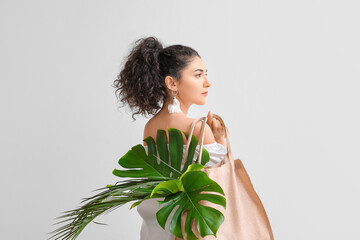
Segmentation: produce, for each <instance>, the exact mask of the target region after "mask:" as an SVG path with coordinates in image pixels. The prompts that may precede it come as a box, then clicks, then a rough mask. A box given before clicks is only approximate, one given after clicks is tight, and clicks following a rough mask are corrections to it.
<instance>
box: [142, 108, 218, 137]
mask: <svg viewBox="0 0 360 240" xmlns="http://www.w3.org/2000/svg"><path fill="white" fill-rule="evenodd" d="M194 120H195V119H194V118H190V117H188V116H186V115H182V114H177V115H175V114H174V115H171V116H170V117H167V118H164V117H161V116H154V117H152V118H151V119H150V120H149V121H148V122H147V123H146V125H145V127H144V139H145V138H146V137H148V136H151V137H153V138H154V139H156V134H157V130H158V129H163V130H167V129H168V128H176V129H179V130H180V131H182V132H186V133H190V130H191V125H192V123H193V121H194ZM200 133H201V122H197V123H196V125H195V128H194V133H193V135H194V136H196V137H197V138H198V139H199V140H200V137H201V136H200ZM185 142H186V138H185V136H184V143H185ZM214 142H215V138H214V135H213V133H212V131H211V128H210V126H209V125H208V124H206V125H205V131H204V144H209V143H214Z"/></svg>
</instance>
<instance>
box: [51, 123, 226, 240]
mask: <svg viewBox="0 0 360 240" xmlns="http://www.w3.org/2000/svg"><path fill="white" fill-rule="evenodd" d="M168 132H169V146H167V139H166V132H165V131H164V130H158V131H157V136H156V143H155V140H154V139H153V138H152V137H147V138H145V139H144V141H145V142H146V144H147V146H148V152H147V153H146V151H145V148H144V146H142V145H141V144H139V145H136V146H134V147H132V148H131V150H129V151H128V152H127V153H126V154H125V155H124V156H123V157H121V158H120V160H119V165H120V166H121V167H123V168H125V170H118V169H114V170H113V174H114V175H116V176H118V177H122V178H131V179H128V180H125V181H121V182H119V183H117V184H115V185H108V186H107V187H106V188H102V189H98V190H103V191H102V192H100V193H98V194H96V195H94V196H92V197H89V198H85V199H83V201H82V202H81V203H82V204H83V205H82V206H80V207H78V208H76V209H74V210H71V211H67V212H65V213H64V214H63V215H62V216H60V217H59V218H60V219H63V220H62V221H60V222H58V223H57V224H60V223H66V224H65V225H64V226H62V227H60V228H58V229H56V230H55V231H53V232H52V233H53V234H54V235H53V236H52V237H50V238H49V239H52V238H53V239H63V240H69V239H72V240H74V239H76V238H77V236H78V235H79V234H80V233H81V232H82V230H83V229H84V228H85V226H86V225H87V224H89V223H90V222H94V219H95V218H96V217H97V216H99V215H101V214H104V213H108V212H110V211H113V210H114V209H116V208H118V207H120V206H122V205H124V204H126V203H128V202H132V201H135V202H134V203H133V204H132V205H131V208H133V207H136V206H138V205H139V204H141V203H142V202H143V201H144V200H146V199H149V198H159V197H165V199H164V200H163V201H159V203H161V204H162V203H166V202H169V201H170V203H168V204H167V205H166V206H164V207H163V208H162V209H160V211H158V212H157V214H156V217H157V220H158V222H159V224H160V225H161V226H162V227H164V224H165V222H166V220H167V218H168V216H169V215H167V212H168V211H170V212H171V210H172V209H173V208H174V206H173V204H174V203H177V204H180V208H179V209H180V210H179V209H178V210H177V212H176V213H175V215H174V218H173V219H172V221H171V225H170V226H171V228H170V231H171V232H172V233H173V234H174V235H176V236H178V237H182V235H181V231H180V233H179V229H181V221H179V218H178V217H179V214H180V213H182V212H183V211H185V210H188V218H191V219H196V220H197V221H198V228H199V231H200V234H205V235H209V234H210V235H215V234H216V231H217V229H218V227H219V226H220V224H221V223H222V221H223V216H222V214H221V213H219V212H218V211H217V210H215V209H213V208H210V207H205V206H202V205H200V204H199V203H198V202H199V201H200V200H207V201H210V202H214V203H217V204H220V205H222V206H224V207H225V199H224V198H223V197H222V196H220V195H215V194H203V193H201V192H202V191H210V192H211V191H213V192H218V193H220V194H224V193H223V192H222V190H221V188H220V186H218V185H217V184H216V183H215V182H214V181H212V180H211V179H209V178H208V177H207V175H206V174H205V173H204V172H202V171H200V169H201V168H203V165H205V164H206V163H207V162H208V161H209V154H208V152H207V151H206V150H205V149H204V148H203V149H201V151H202V158H201V164H202V165H201V164H192V162H193V159H194V156H195V150H196V146H197V143H198V139H197V138H196V137H195V136H192V138H191V141H190V147H189V151H188V156H187V159H186V161H185V163H184V166H183V168H181V166H182V159H183V146H184V145H183V137H182V133H181V131H180V130H178V129H174V128H169V129H168ZM185 135H186V137H187V138H188V135H187V134H186V133H185ZM189 203H192V204H193V206H192V207H191V206H190V205H189ZM170 212H169V214H170ZM175 217H176V218H175ZM189 221H190V220H187V221H186V223H185V225H186V226H185V231H186V236H187V237H188V239H194V238H193V235H194V234H193V232H192V231H191V229H189V227H188V225H189ZM210 223H211V224H210Z"/></svg>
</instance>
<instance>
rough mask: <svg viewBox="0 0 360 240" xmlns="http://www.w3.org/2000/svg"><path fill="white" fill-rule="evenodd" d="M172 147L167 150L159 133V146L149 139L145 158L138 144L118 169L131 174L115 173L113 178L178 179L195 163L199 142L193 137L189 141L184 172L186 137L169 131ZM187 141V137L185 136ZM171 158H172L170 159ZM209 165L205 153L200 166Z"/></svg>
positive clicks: (164, 135) (172, 130) (143, 149)
mask: <svg viewBox="0 0 360 240" xmlns="http://www.w3.org/2000/svg"><path fill="white" fill-rule="evenodd" d="M168 132H169V147H168V146H167V140H166V133H165V131H164V130H160V129H159V130H158V131H157V135H156V144H155V141H154V139H153V138H152V137H147V138H145V139H144V141H145V142H146V144H147V147H148V154H146V151H145V148H144V146H143V145H141V144H138V145H136V146H134V147H132V148H131V150H129V151H128V152H127V153H126V154H125V155H124V156H123V157H122V158H120V160H119V165H120V166H121V167H123V168H127V169H128V170H118V169H115V170H114V171H113V174H114V175H116V176H118V177H131V178H147V179H169V178H174V179H177V178H179V177H180V175H181V174H182V173H183V172H184V171H185V170H186V169H187V167H188V166H189V165H190V164H191V163H192V162H193V158H194V155H195V150H196V146H197V144H198V142H199V141H198V139H197V138H196V137H195V136H192V139H191V141H190V146H189V151H188V156H187V159H186V162H185V164H184V167H183V169H181V161H182V159H183V146H184V144H183V137H182V134H181V131H180V130H178V129H175V128H169V129H168ZM186 137H188V135H186ZM169 156H170V158H169ZM208 161H209V153H208V152H207V151H206V150H205V149H203V150H202V157H201V164H202V165H205V164H206V163H207V162H208Z"/></svg>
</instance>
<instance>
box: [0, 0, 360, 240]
mask: <svg viewBox="0 0 360 240" xmlns="http://www.w3.org/2000/svg"><path fill="white" fill-rule="evenodd" d="M358 10H359V2H358V1H355V0H354V1H349V0H342V1H340V0H338V1H329V0H316V1H306V0H305V1H304V0H303V1H279V0H273V1H264V0H263V1H253V0H252V1H249V0H248V1H221V3H220V1H205V0H202V1H169V0H162V1H120V0H118V1H114V0H111V1H110V0H103V1H94V0H92V1H91V0H87V1H78V0H75V1H74V0H72V1H69V0H61V1H45V0H43V1H38V0H37V1H35V0H33V1H8V0H7V1H4V0H1V2H0V30H1V32H0V33H1V38H0V68H1V71H0V79H1V85H0V96H1V99H0V110H1V125H0V145H1V151H0V159H1V167H0V180H1V181H0V184H1V186H0V187H1V188H0V189H1V197H0V201H1V202H0V220H1V223H0V228H1V230H0V238H1V239H6V240H13V239H14V240H15V239H16V240H20V239H21V240H23V239H34V240H35V239H36V240H38V239H46V238H47V237H48V236H49V235H46V234H47V233H48V232H50V231H52V230H54V229H55V227H54V226H51V225H52V224H53V223H55V220H54V218H55V217H58V216H59V215H60V213H61V212H62V211H65V210H70V209H73V208H74V207H76V206H78V204H79V202H80V199H81V198H83V197H89V196H91V195H92V194H94V193H93V192H91V191H92V190H94V189H97V188H100V187H103V186H105V185H106V184H112V183H115V182H116V181H117V180H118V178H116V177H115V176H113V175H112V174H111V172H112V170H113V169H114V168H117V167H118V164H117V161H118V159H119V158H120V157H121V156H122V155H123V154H125V153H126V151H127V150H129V149H130V147H131V146H133V145H136V144H138V143H141V142H142V141H141V140H142V134H143V127H144V124H145V123H146V121H147V119H145V118H139V119H138V120H137V121H135V122H134V121H133V120H132V118H131V115H130V112H129V111H126V109H125V108H123V109H120V110H118V109H117V106H118V105H117V102H116V97H115V95H114V90H113V89H112V88H111V86H110V85H111V84H112V82H113V80H115V78H116V76H117V74H118V73H119V70H120V64H121V62H122V59H123V58H124V57H125V56H126V55H127V54H128V51H129V50H130V46H131V43H132V42H134V41H135V40H136V39H138V38H140V37H145V36H156V37H158V38H159V39H160V40H161V41H162V42H163V43H164V44H165V45H170V44H184V45H189V46H191V47H193V48H195V49H196V50H198V51H199V53H200V55H201V56H202V58H203V60H204V62H205V65H206V66H207V68H208V70H209V72H208V77H209V79H210V81H211V82H212V86H211V88H210V89H209V95H208V102H207V104H206V105H205V106H194V107H192V108H191V111H190V113H189V115H190V116H192V117H199V116H204V115H205V114H206V113H207V111H208V110H212V111H213V112H214V113H217V114H219V115H221V116H222V117H223V119H224V120H225V122H226V123H227V125H228V127H229V130H230V138H231V142H232V147H233V151H234V155H235V157H239V158H240V159H241V160H242V161H243V163H244V164H245V167H246V169H247V171H248V173H249V175H250V178H251V180H252V182H253V184H254V187H255V189H256V190H257V192H258V194H259V196H260V198H261V200H262V202H263V204H264V206H265V209H266V211H267V213H268V216H269V219H270V221H271V225H272V228H273V231H274V235H275V238H276V239H278V240H289V239H291V240H304V239H307V240H312V239H314V240H319V239H326V240H330V239H334V240H335V239H336V240H338V239H360V233H359V231H358V227H359V223H360V221H359V215H360V207H359V202H360V194H359V190H360V177H359V174H358V171H359V164H358V162H359V160H360V157H359V156H360V153H359V144H360V138H359V134H360V127H359V122H360V114H359V102H360V101H359V100H360V97H359V77H360V67H359V66H360V57H359V56H360V45H359V42H360V34H359V23H360V15H359V14H358V13H359V11H358ZM129 208H130V205H126V206H123V207H121V208H120V209H118V210H116V211H115V212H112V213H110V214H108V215H105V216H104V217H101V218H99V219H98V221H99V222H103V223H107V224H108V226H99V225H95V224H90V225H89V226H88V227H87V228H86V229H85V230H84V232H83V233H82V234H81V235H80V237H79V238H78V239H79V240H80V239H86V240H98V239H106V240H112V239H113V240H115V239H116V240H119V239H130V240H132V239H139V231H140V226H141V219H140V217H139V216H138V214H137V211H136V209H132V210H129Z"/></svg>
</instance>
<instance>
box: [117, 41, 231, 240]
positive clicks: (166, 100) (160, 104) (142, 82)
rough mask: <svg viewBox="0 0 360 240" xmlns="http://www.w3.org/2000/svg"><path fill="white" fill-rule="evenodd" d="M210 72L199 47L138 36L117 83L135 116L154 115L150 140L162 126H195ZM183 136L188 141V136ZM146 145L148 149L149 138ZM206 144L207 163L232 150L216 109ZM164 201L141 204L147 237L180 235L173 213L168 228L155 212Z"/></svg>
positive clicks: (146, 132) (146, 131)
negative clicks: (193, 110)
mask: <svg viewBox="0 0 360 240" xmlns="http://www.w3.org/2000/svg"><path fill="white" fill-rule="evenodd" d="M206 72H207V69H206V67H205V65H204V63H203V61H202V59H201V58H200V55H199V54H198V52H197V51H195V50H194V49H192V48H190V47H187V46H182V45H172V46H168V47H165V48H164V47H163V46H162V44H161V43H160V42H159V41H158V40H157V39H156V38H154V37H148V38H143V39H139V40H138V41H136V43H135V47H134V48H133V49H132V51H131V53H130V54H129V56H128V58H127V61H126V63H125V65H124V68H123V69H122V70H121V72H120V74H119V76H118V79H117V80H115V82H114V87H116V88H117V89H116V93H117V96H118V97H119V100H120V101H121V102H123V103H125V104H128V105H129V107H130V108H131V109H132V110H133V118H134V115H136V114H142V115H144V116H147V115H154V116H153V117H152V118H151V119H150V120H149V121H148V122H147V124H146V125H145V128H144V139H145V138H146V137H148V136H151V137H153V138H154V139H156V133H157V130H158V129H164V130H167V129H168V128H176V129H179V130H181V131H183V132H189V131H190V126H191V124H192V122H193V120H194V119H193V118H190V117H188V116H187V112H188V110H189V108H190V106H191V105H192V104H197V105H204V104H205V103H206V97H207V93H208V88H209V87H210V86H211V84H210V82H209V80H208V78H207V74H206ZM200 128H201V122H198V123H197V125H196V126H195V129H194V135H195V136H196V137H197V138H198V139H199V138H200ZM183 139H184V143H186V137H185V136H183ZM144 146H145V148H146V144H145V142H144ZM203 146H204V148H205V149H206V150H207V151H208V152H209V155H210V161H209V162H208V163H207V164H206V166H211V165H213V164H215V163H217V162H219V161H220V160H222V159H223V158H224V156H225V154H226V149H225V131H224V127H223V126H222V125H221V123H220V121H219V120H217V119H215V118H213V116H212V114H211V112H209V113H208V120H207V124H206V126H205V133H204V145H203ZM184 150H185V145H184ZM198 152H199V145H198V146H197V154H198ZM197 154H195V156H194V158H196V157H197ZM158 200H159V199H158ZM158 205H159V204H158V202H157V200H156V199H148V200H146V201H144V202H143V203H141V204H140V205H139V206H138V207H137V210H138V212H139V214H140V216H141V217H142V218H143V223H142V226H141V234H140V239H141V240H169V239H171V240H173V239H174V238H175V237H174V236H173V235H172V234H171V233H170V231H169V224H170V221H169V220H170V219H171V217H172V215H170V217H169V219H168V221H167V225H166V228H165V230H164V229H162V228H161V227H160V225H159V223H158V222H157V220H156V215H155V214H156V212H157V211H158V210H159V209H160V207H159V206H158Z"/></svg>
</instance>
